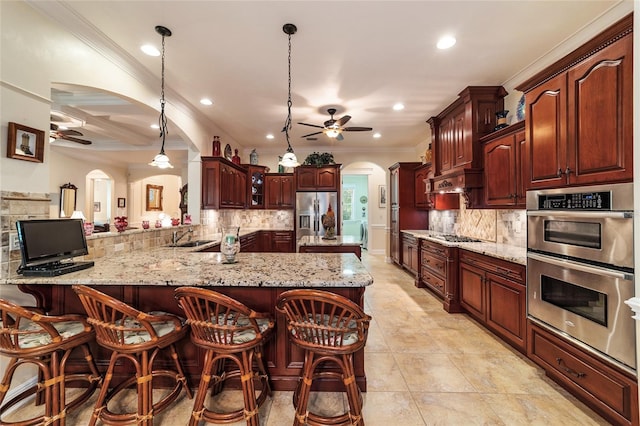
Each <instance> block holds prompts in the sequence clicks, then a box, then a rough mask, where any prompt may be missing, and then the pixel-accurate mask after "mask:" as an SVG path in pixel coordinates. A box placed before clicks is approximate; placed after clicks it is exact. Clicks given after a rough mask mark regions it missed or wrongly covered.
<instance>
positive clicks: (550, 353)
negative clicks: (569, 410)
mask: <svg viewBox="0 0 640 426" xmlns="http://www.w3.org/2000/svg"><path fill="white" fill-rule="evenodd" d="M528 336H529V338H528V345H527V356H528V357H529V358H530V359H531V360H532V361H533V362H535V363H536V364H538V365H539V366H540V367H542V368H543V369H544V370H545V372H546V373H547V376H549V377H550V378H551V379H553V380H554V381H556V382H557V383H558V384H560V385H561V386H562V387H564V388H565V389H568V390H569V391H570V392H571V393H572V394H573V395H575V396H576V397H577V398H578V399H580V400H581V401H583V402H584V403H585V404H586V405H587V406H588V407H589V408H591V409H593V410H594V411H596V412H597V413H598V414H600V415H601V416H602V417H604V418H605V419H607V420H608V421H609V422H611V423H612V424H615V425H629V426H630V425H637V424H638V382H637V379H636V377H635V375H631V374H629V373H628V372H625V371H622V370H620V369H619V368H617V367H616V366H614V365H612V364H609V363H605V362H603V361H602V359H601V358H597V357H595V356H593V355H591V354H590V353H588V352H585V351H584V350H582V349H581V348H580V347H578V346H577V345H575V344H574V343H572V342H569V341H568V340H567V339H565V338H563V337H562V336H559V335H557V334H555V333H552V332H550V331H549V330H548V329H546V328H544V327H542V326H540V325H538V324H537V323H534V322H533V321H531V320H529V323H528Z"/></svg>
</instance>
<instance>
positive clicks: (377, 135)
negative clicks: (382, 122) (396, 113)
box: [373, 132, 382, 139]
mask: <svg viewBox="0 0 640 426" xmlns="http://www.w3.org/2000/svg"><path fill="white" fill-rule="evenodd" d="M373 137H374V138H376V139H379V138H381V137H382V135H381V134H380V133H378V132H376V133H374V134H373Z"/></svg>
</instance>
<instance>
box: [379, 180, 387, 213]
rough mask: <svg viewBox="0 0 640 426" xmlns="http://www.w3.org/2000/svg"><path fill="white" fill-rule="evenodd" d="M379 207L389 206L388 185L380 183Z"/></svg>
mask: <svg viewBox="0 0 640 426" xmlns="http://www.w3.org/2000/svg"><path fill="white" fill-rule="evenodd" d="M378 207H380V208H385V207H387V187H386V185H378Z"/></svg>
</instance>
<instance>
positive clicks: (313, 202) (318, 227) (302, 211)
mask: <svg viewBox="0 0 640 426" xmlns="http://www.w3.org/2000/svg"><path fill="white" fill-rule="evenodd" d="M329 206H331V209H332V210H333V212H334V214H335V216H336V233H339V232H338V229H339V228H338V227H339V223H340V216H339V213H338V193H337V192H298V193H296V240H299V239H300V238H301V237H303V236H305V235H309V236H319V237H322V236H324V234H325V232H324V228H323V227H322V221H321V218H322V215H323V214H325V213H326V212H327V210H328V209H329Z"/></svg>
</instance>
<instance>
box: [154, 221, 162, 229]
mask: <svg viewBox="0 0 640 426" xmlns="http://www.w3.org/2000/svg"><path fill="white" fill-rule="evenodd" d="M155 226H156V228H162V221H161V220H160V219H158V220H156V225H155Z"/></svg>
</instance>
